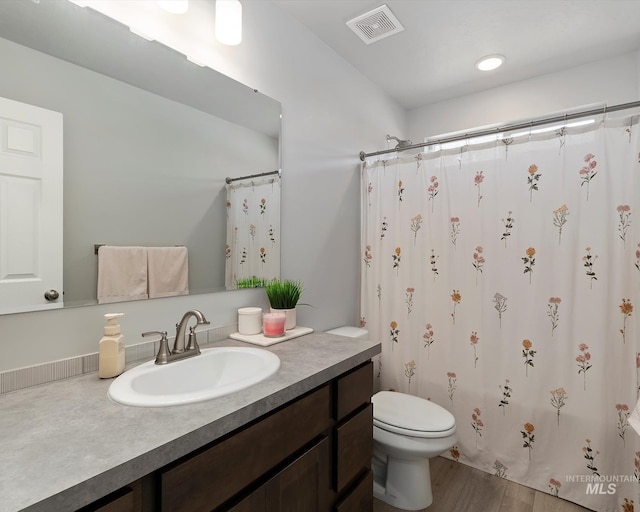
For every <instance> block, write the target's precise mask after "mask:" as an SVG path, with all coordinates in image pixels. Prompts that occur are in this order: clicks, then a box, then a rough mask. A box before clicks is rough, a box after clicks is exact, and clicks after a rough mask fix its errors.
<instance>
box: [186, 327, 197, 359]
mask: <svg viewBox="0 0 640 512" xmlns="http://www.w3.org/2000/svg"><path fill="white" fill-rule="evenodd" d="M186 350H195V351H197V352H198V354H199V353H200V347H199V346H198V340H197V339H196V328H195V327H194V326H191V327H189V338H188V341H187V348H186Z"/></svg>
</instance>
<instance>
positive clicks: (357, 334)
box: [327, 325, 369, 340]
mask: <svg viewBox="0 0 640 512" xmlns="http://www.w3.org/2000/svg"><path fill="white" fill-rule="evenodd" d="M327 334H337V335H338V336H346V337H347V338H359V339H361V340H366V339H369V331H367V330H366V329H363V328H362V327H352V326H350V325H343V326H342V327H336V328H335V329H331V330H329V331H327Z"/></svg>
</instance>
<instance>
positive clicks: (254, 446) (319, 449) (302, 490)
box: [83, 361, 373, 512]
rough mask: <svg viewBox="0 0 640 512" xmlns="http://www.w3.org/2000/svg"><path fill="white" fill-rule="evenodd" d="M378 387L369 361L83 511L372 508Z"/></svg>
mask: <svg viewBox="0 0 640 512" xmlns="http://www.w3.org/2000/svg"><path fill="white" fill-rule="evenodd" d="M372 391H373V364H372V363H371V362H370V361H369V362H367V363H364V364H362V365H360V366H359V367H357V368H355V369H353V370H351V371H349V372H346V373H345V374H343V375H340V376H339V377H337V378H335V379H333V380H332V381H330V382H327V383H326V384H324V385H322V386H320V387H318V388H316V389H314V390H312V391H310V392H308V393H306V394H305V395H303V396H301V397H299V398H297V399H295V400H293V401H291V402H289V403H287V404H285V405H284V406H282V407H280V408H279V409H276V410H274V411H272V412H270V413H268V414H267V415H265V416H262V417H261V418H258V419H257V420H255V421H253V422H251V423H249V424H247V425H245V426H243V427H242V428H240V429H238V430H235V431H233V432H231V433H230V434H228V435H227V436H225V437H223V438H221V439H218V440H216V441H214V442H212V443H211V444H209V445H206V446H204V447H203V448H201V449H200V450H198V451H196V452H194V453H191V454H189V455H187V456H185V457H182V458H181V459H179V460H177V461H176V462H174V463H173V464H170V465H168V466H166V467H164V468H162V469H160V470H158V471H156V472H155V473H153V474H151V475H147V477H145V478H144V479H142V480H141V482H142V485H143V486H147V487H146V489H145V492H144V496H145V498H144V499H143V500H142V505H141V504H140V497H139V496H140V495H141V491H140V489H137V490H136V492H135V493H132V492H130V491H131V488H132V487H133V486H129V487H126V488H125V489H123V490H121V491H120V492H119V494H118V495H115V493H114V495H113V498H112V499H114V500H115V501H113V502H108V503H102V504H101V505H100V506H104V507H105V508H96V505H98V504H99V503H100V502H98V503H96V504H94V506H93V508H90V509H89V508H87V509H83V512H84V511H85V510H95V511H100V512H137V511H143V512H147V511H154V512H155V511H160V512H212V511H213V512H222V511H225V512H371V511H372V510H373V479H372V474H371V456H372V450H373V419H372V410H373V409H372V404H371V395H372ZM101 502H102V500H101Z"/></svg>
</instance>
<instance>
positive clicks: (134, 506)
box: [78, 480, 142, 512]
mask: <svg viewBox="0 0 640 512" xmlns="http://www.w3.org/2000/svg"><path fill="white" fill-rule="evenodd" d="M141 485H142V484H141V481H140V480H138V481H136V482H134V483H133V484H131V485H130V486H127V487H124V488H122V489H120V490H119V491H116V492H114V493H112V494H110V495H109V496H106V497H104V498H102V499H101V500H99V501H96V502H95V503H92V504H91V505H87V506H86V507H83V508H81V509H80V510H79V511H78V512H139V511H140V510H142V502H141V492H142V488H141Z"/></svg>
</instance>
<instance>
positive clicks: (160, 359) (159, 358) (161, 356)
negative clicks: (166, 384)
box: [142, 331, 171, 364]
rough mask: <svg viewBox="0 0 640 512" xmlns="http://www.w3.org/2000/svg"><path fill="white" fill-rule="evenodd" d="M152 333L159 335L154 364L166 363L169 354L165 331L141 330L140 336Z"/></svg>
mask: <svg viewBox="0 0 640 512" xmlns="http://www.w3.org/2000/svg"><path fill="white" fill-rule="evenodd" d="M154 334H159V335H160V348H159V349H158V354H157V355H156V364H167V363H168V362H169V356H170V355H171V351H170V350H169V340H167V331H148V332H143V333H142V336H152V335H154Z"/></svg>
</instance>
